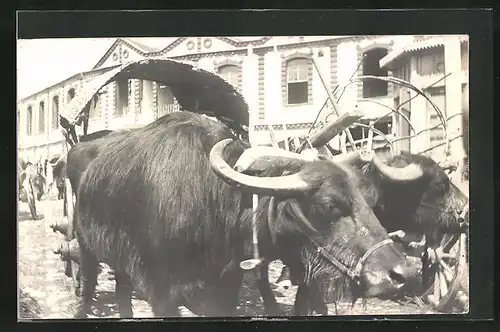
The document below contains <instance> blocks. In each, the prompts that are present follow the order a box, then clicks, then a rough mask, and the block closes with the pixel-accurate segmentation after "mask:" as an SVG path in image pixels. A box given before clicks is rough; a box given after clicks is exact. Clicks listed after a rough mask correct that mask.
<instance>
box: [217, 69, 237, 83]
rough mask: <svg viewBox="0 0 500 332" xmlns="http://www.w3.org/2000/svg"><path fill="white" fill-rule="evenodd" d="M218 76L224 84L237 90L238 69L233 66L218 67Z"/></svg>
mask: <svg viewBox="0 0 500 332" xmlns="http://www.w3.org/2000/svg"><path fill="white" fill-rule="evenodd" d="M218 71H219V76H220V77H222V78H223V79H224V80H225V81H226V82H228V83H229V84H231V85H232V86H233V87H235V88H238V86H239V76H240V68H238V66H235V65H224V66H222V67H219V70H218Z"/></svg>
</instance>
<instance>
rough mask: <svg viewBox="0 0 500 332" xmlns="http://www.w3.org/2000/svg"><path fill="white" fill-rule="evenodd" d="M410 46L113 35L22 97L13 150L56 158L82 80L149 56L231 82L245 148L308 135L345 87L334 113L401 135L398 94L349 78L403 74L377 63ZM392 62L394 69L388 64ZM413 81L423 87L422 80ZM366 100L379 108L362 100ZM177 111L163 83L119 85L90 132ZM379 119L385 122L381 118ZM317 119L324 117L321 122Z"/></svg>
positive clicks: (415, 112)
mask: <svg viewBox="0 0 500 332" xmlns="http://www.w3.org/2000/svg"><path fill="white" fill-rule="evenodd" d="M414 42H415V40H414V37H413V36H390V37H389V36H346V37H343V36H326V37H321V36H320V37H313V36H303V37H299V36H297V37H269V36H268V37H247V38H231V37H180V38H177V39H176V40H174V41H173V42H172V43H170V44H169V45H166V46H165V47H164V48H163V49H157V48H152V47H148V46H146V45H141V44H140V43H139V42H138V41H137V40H132V39H126V38H118V39H117V40H116V41H115V43H114V44H113V45H112V46H111V47H110V48H109V49H108V51H107V52H106V53H105V54H104V55H103V57H102V58H101V59H100V60H99V62H98V63H97V64H96V65H95V66H94V68H93V69H92V70H90V71H88V72H85V73H81V74H77V75H74V76H72V77H70V78H68V79H67V80H65V81H63V82H60V83H58V84H56V85H54V86H51V87H48V88H46V89H44V90H42V91H39V92H38V93H36V94H34V95H31V96H29V97H27V98H25V99H23V100H21V101H19V103H18V142H19V154H20V156H21V157H23V158H24V159H27V160H30V161H35V162H36V161H43V160H44V159H50V158H51V157H52V156H54V155H58V154H61V152H62V150H63V136H62V134H61V132H60V130H59V128H58V121H57V118H58V112H59V110H61V108H62V107H64V106H65V105H66V104H67V103H68V102H69V101H70V100H71V99H72V98H73V97H74V96H75V93H76V92H77V91H78V89H81V88H82V87H83V86H84V84H85V82H86V81H87V80H90V79H92V78H93V77H95V76H96V75H99V74H100V73H102V72H103V71H104V70H106V68H109V67H111V66H115V65H117V64H120V63H123V62H127V61H130V60H139V59H145V58H148V57H165V58H172V59H176V60H181V61H187V62H191V63H192V64H193V65H195V66H197V67H199V68H202V69H205V70H208V71H212V72H215V73H217V74H218V75H220V76H221V77H223V78H224V79H225V80H226V81H228V82H229V83H230V84H232V85H233V86H235V87H236V88H237V89H238V90H239V91H240V92H241V93H242V95H243V96H244V98H245V100H246V101H247V104H248V106H249V111H250V138H251V141H252V144H270V142H271V138H270V134H269V127H272V129H273V130H274V132H275V135H276V138H277V139H278V140H282V139H284V138H286V137H289V136H302V135H305V134H307V132H308V131H309V128H310V127H311V125H312V124H313V123H314V121H315V119H316V118H317V116H318V112H320V110H322V109H323V111H322V113H321V114H328V113H331V111H332V107H331V106H330V103H327V102H326V101H327V98H328V93H327V89H329V90H330V91H333V90H335V89H337V86H340V87H344V86H347V87H346V88H345V89H344V88H342V89H338V90H337V93H336V96H337V97H339V96H340V95H341V96H342V97H341V98H340V100H339V108H340V110H341V111H346V110H352V109H354V108H358V109H361V110H362V111H363V112H364V114H365V117H364V118H363V119H362V120H361V122H364V123H366V124H369V123H371V122H372V121H375V120H377V119H378V121H377V123H376V124H375V127H376V128H377V129H379V130H381V131H382V132H384V133H385V134H394V135H399V134H401V133H404V132H405V128H404V125H403V124H400V120H399V119H398V118H397V117H396V116H394V115H391V112H390V111H389V114H388V109H387V108H386V107H384V105H386V106H390V107H394V106H395V103H399V102H401V100H402V99H401V97H400V94H401V92H400V89H398V88H397V87H395V86H393V85H392V84H391V83H387V82H382V81H374V80H370V81H364V82H363V83H362V84H361V83H360V84H357V83H351V82H352V81H353V80H355V79H356V77H358V76H360V75H376V76H392V75H393V74H394V73H400V72H401V68H406V67H405V65H402V66H399V64H400V63H403V62H404V60H403V58H402V57H399V56H398V57H394V61H393V62H387V63H384V65H383V66H382V67H381V64H382V62H383V61H382V62H381V60H382V59H384V58H390V57H391V54H392V53H393V52H396V51H397V50H400V49H403V48H404V47H405V45H411V44H412V43H414ZM450 52H451V53H450ZM450 52H448V53H446V52H445V53H446V54H445V58H446V61H447V64H446V68H447V69H448V66H452V65H448V61H451V62H450V63H458V64H460V61H461V57H460V52H458V53H454V52H455V51H450ZM403 53H404V52H403ZM405 54H406V53H405ZM446 55H447V56H446ZM400 58H401V59H400ZM312 59H314V60H315V61H314V62H313V61H312ZM412 59H413V58H412ZM396 60H397V61H398V62H397V61H396ZM411 61H416V60H411ZM457 61H458V62H457ZM396 62H397V63H398V65H397V66H396V67H391V66H389V64H390V63H396ZM424 62H425V61H424ZM315 63H316V65H317V68H316V66H315V65H314V64H315ZM411 63H412V65H411V66H412V67H411V69H410V71H411V74H412V77H411V78H412V82H413V78H416V77H417V76H414V71H416V72H418V71H417V67H415V68H413V62H411ZM416 63H417V62H415V66H416ZM425 63H426V62H425ZM406 66H407V65H406ZM424 67H425V65H424ZM404 70H407V69H404ZM404 70H403V71H404ZM398 75H399V74H398ZM421 76H425V75H421ZM409 78H410V77H409ZM429 79H430V78H429ZM417 83H418V84H424V83H423V81H422V82H417ZM446 84H448V81H446ZM447 89H448V88H447ZM438 93H439V92H436V94H438ZM398 98H399V99H398ZM450 98H451V97H450ZM416 99H421V98H416ZM367 100H372V101H376V103H367V102H366V101H367ZM459 100H460V99H459ZM446 101H447V103H446V105H445V106H449V103H453V102H455V101H454V100H450V101H448V97H446ZM439 106H440V107H441V106H442V105H439ZM178 109H179V106H178V104H177V102H176V100H175V98H174V96H173V94H172V93H171V91H170V89H169V87H168V86H163V85H161V84H158V83H157V82H151V81H141V80H124V81H120V80H119V81H116V82H112V83H110V84H108V85H107V86H105V87H104V88H103V89H101V91H100V94H99V97H98V98H96V99H95V100H94V103H93V104H92V107H91V110H90V121H89V132H93V131H97V130H102V129H111V130H114V129H118V128H125V127H132V126H141V125H145V124H148V123H150V122H152V121H154V120H155V119H156V118H158V117H160V116H162V115H164V114H166V113H169V112H172V111H175V110H178ZM425 109H426V106H425V103H424V104H422V105H418V104H417V105H415V103H412V104H411V109H409V110H408V112H412V114H411V121H412V122H413V121H416V122H417V123H418V122H419V121H421V122H422V121H424V120H422V118H425V119H426V120H425V121H427V115H426V114H427V113H426V114H424V113H425ZM386 114H388V116H385V117H383V116H384V115H386ZM381 117H383V119H380V118H381ZM319 120H320V121H321V120H323V121H325V119H322V118H321V116H320V119H319ZM422 123H423V122H422ZM422 126H423V124H422ZM406 127H408V126H406ZM365 129H366V128H365ZM365 129H364V128H361V127H357V128H352V135H353V138H354V139H355V140H357V141H362V139H363V138H365V137H366V135H367V132H366V130H365ZM342 139H345V137H344V138H342V137H337V138H335V139H334V140H333V141H332V142H331V143H332V145H333V146H334V147H338V148H340V141H341V140H342ZM424 143H425V144H427V143H428V142H424V141H418V140H415V139H412V140H411V141H410V142H409V143H408V144H407V145H400V148H401V149H406V150H410V145H411V146H412V148H411V149H412V150H414V149H422V146H420V145H421V144H424Z"/></svg>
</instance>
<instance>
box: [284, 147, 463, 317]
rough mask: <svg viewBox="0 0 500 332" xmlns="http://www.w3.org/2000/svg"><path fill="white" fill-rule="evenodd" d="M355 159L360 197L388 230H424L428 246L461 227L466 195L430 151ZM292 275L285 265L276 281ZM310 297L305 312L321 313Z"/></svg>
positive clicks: (321, 305) (319, 305) (319, 303)
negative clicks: (428, 152)
mask: <svg viewBox="0 0 500 332" xmlns="http://www.w3.org/2000/svg"><path fill="white" fill-rule="evenodd" d="M354 165H355V168H356V169H357V173H358V175H359V177H360V178H361V181H360V190H361V191H362V193H363V196H364V198H365V200H366V201H367V203H368V204H369V205H370V206H372V207H373V211H374V213H375V215H376V217H377V218H378V219H379V220H380V223H381V224H382V226H383V227H384V228H385V229H386V230H387V231H388V232H395V231H398V230H403V231H404V232H406V233H412V234H420V235H422V234H423V235H425V241H426V244H427V245H428V246H431V247H432V246H438V245H439V243H440V241H441V239H442V237H443V236H444V235H445V234H446V233H460V232H462V231H463V229H462V225H461V224H460V222H459V216H460V214H461V212H462V210H463V208H464V207H465V205H466V203H467V197H466V196H465V195H464V194H463V193H462V192H461V191H460V190H459V189H458V188H457V187H456V186H455V185H454V184H453V183H452V182H451V181H450V179H449V177H448V176H447V175H446V173H445V171H444V170H443V168H442V167H441V166H439V165H438V164H437V163H436V162H435V161H434V160H432V159H431V158H430V157H427V156H424V155H417V154H411V153H406V152H403V153H401V154H400V155H397V156H394V157H392V158H391V159H390V160H388V161H385V162H382V161H381V159H379V158H378V157H374V158H373V159H372V160H371V161H369V162H367V161H366V160H363V159H357V161H356V162H355V163H354ZM293 279H294V278H293V275H292V273H291V271H290V269H289V268H288V267H286V266H285V267H284V268H283V270H282V273H281V275H280V277H279V278H278V281H286V280H291V282H292V284H297V281H295V280H293ZM310 302H311V306H312V307H309V308H308V309H307V311H308V312H311V311H312V310H315V311H317V312H320V313H325V310H326V305H325V304H324V303H323V302H322V301H321V299H319V301H315V300H314V299H310ZM302 310H306V309H305V308H303V309H302Z"/></svg>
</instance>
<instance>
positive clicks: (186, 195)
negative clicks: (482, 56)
mask: <svg viewBox="0 0 500 332" xmlns="http://www.w3.org/2000/svg"><path fill="white" fill-rule="evenodd" d="M16 113H17V144H18V145H17V194H18V197H17V201H18V204H17V253H18V254H17V262H18V271H17V281H18V289H19V290H18V320H20V321H25V320H33V319H41V320H51V319H90V320H92V319H93V320H99V319H109V318H125V319H131V318H133V319H137V318H178V317H260V318H264V317H283V319H286V318H287V317H292V316H339V315H344V316H359V315H364V316H366V315H436V314H465V313H468V312H469V153H468V151H469V147H468V145H469V135H468V123H469V120H468V119H469V118H468V116H469V36H468V35H458V34H457V35H437V34H432V35H405V34H401V35H317V36H313V35H306V36H281V35H275V36H244V37H243V36H239V37H238V36H215V35H214V36H196V35H193V36H178V37H127V36H119V37H115V38H109V37H101V38H90V37H88V38H39V39H22V38H20V39H17V111H16ZM476 243H477V242H476ZM475 296H477V294H476V295H475ZM473 297H474V296H473Z"/></svg>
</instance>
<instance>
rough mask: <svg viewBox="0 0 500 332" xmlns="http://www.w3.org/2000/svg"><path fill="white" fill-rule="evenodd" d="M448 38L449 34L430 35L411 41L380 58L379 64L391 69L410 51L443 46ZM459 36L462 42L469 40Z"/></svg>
mask: <svg viewBox="0 0 500 332" xmlns="http://www.w3.org/2000/svg"><path fill="white" fill-rule="evenodd" d="M454 37H455V36H454ZM447 38H450V37H449V36H439V37H438V36H428V37H424V38H420V39H415V40H414V41H413V42H412V43H410V44H408V45H405V46H403V47H399V48H395V49H393V50H392V51H391V52H389V53H388V54H387V55H386V56H385V57H383V58H382V59H380V61H379V65H380V67H381V68H382V67H387V68H388V69H391V68H389V67H390V65H391V64H392V63H393V62H394V61H395V60H397V59H399V58H401V57H403V56H405V55H407V54H408V53H412V52H416V51H422V50H425V49H430V48H435V47H439V46H443V45H444V43H445V41H446V39H447ZM458 38H459V40H460V42H466V41H467V40H468V37H467V36H458Z"/></svg>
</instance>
